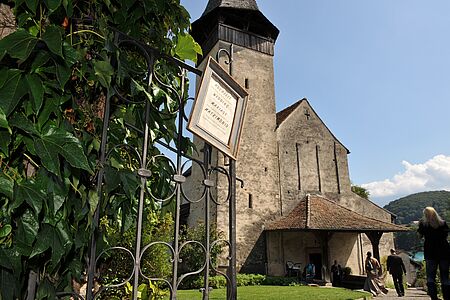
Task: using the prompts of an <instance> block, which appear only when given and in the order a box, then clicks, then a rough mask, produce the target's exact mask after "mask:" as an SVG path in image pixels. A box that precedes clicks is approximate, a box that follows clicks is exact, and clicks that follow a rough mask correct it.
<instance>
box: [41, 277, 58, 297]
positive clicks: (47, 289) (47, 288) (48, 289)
mask: <svg viewBox="0 0 450 300" xmlns="http://www.w3.org/2000/svg"><path fill="white" fill-rule="evenodd" d="M36 299H37V300H43V299H57V297H56V290H55V287H54V286H53V284H52V283H50V282H49V280H48V279H47V278H44V280H42V281H41V282H40V284H39V286H38V290H37V293H36Z"/></svg>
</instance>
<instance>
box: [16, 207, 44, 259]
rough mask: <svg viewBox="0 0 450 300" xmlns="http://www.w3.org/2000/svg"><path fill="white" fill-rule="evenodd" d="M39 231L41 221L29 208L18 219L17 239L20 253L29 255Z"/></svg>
mask: <svg viewBox="0 0 450 300" xmlns="http://www.w3.org/2000/svg"><path fill="white" fill-rule="evenodd" d="M38 231H39V222H38V220H37V218H36V217H35V215H34V214H33V213H32V211H31V210H29V209H27V210H26V211H25V213H24V214H23V215H22V216H21V218H20V219H18V222H17V234H16V235H15V240H16V244H17V250H18V251H19V252H20V254H22V255H25V256H28V255H30V253H31V251H32V250H33V243H34V241H35V239H36V236H37V233H38Z"/></svg>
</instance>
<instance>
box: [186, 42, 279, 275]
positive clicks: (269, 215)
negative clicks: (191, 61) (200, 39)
mask: <svg viewBox="0 0 450 300" xmlns="http://www.w3.org/2000/svg"><path fill="white" fill-rule="evenodd" d="M220 48H224V49H227V50H229V48H230V45H229V44H228V43H225V42H222V41H219V42H218V43H217V44H216V45H215V46H214V48H213V49H212V51H211V52H210V53H209V54H208V55H211V56H212V57H213V58H216V53H217V51H218V49H220ZM225 60H227V57H226V56H221V58H220V63H221V65H222V66H223V67H224V68H225V69H226V70H228V65H226V64H225V63H224V61H225ZM205 62H206V59H204V61H203V63H202V64H204V63H205ZM273 73H274V72H273V57H272V56H270V55H267V54H263V53H260V52H257V51H254V50H251V49H247V48H244V47H240V46H236V45H234V51H233V78H234V79H235V80H236V81H237V82H238V83H239V84H240V85H241V86H243V87H246V88H247V91H248V93H249V100H248V104H247V110H246V114H245V119H244V124H243V128H242V133H241V143H240V148H239V153H238V156H237V161H236V176H237V177H238V178H239V179H242V180H243V181H244V187H243V188H241V187H240V185H239V182H238V184H237V191H236V202H237V203H236V210H237V211H236V232H237V236H236V239H237V268H238V270H240V271H242V272H250V273H253V272H255V273H256V272H259V273H264V272H265V261H266V251H265V243H266V242H265V236H264V234H263V229H264V224H265V222H268V221H270V220H274V219H275V218H277V217H279V216H280V202H279V201H280V199H279V186H278V182H279V173H278V152H277V147H276V134H275V99H274V98H275V92H274V85H273ZM197 143H199V144H201V142H199V141H196V144H197ZM199 146H200V145H199ZM224 163H225V159H224V157H223V155H222V154H221V153H217V151H216V150H215V151H214V155H213V161H212V164H213V165H217V166H221V167H225V168H228V167H227V166H224ZM196 169H197V170H196ZM214 176H215V177H214V178H213V179H214V181H215V185H216V186H217V189H216V191H217V193H216V195H215V198H216V199H219V200H218V201H219V202H222V203H223V202H224V199H226V197H227V195H228V182H227V179H226V178H225V177H224V176H220V175H217V174H215V175H214ZM190 177H192V178H189V181H190V182H198V181H199V169H198V167H197V168H196V167H195V166H194V167H193V169H192V175H191V176H190ZM190 189H191V191H190V192H193V193H197V194H198V193H199V191H198V189H197V191H195V188H190ZM202 205H203V204H201V203H199V204H191V210H190V216H189V224H195V223H197V222H199V220H202V219H204V211H203V210H202V209H203V208H202ZM213 206H214V207H215V205H213ZM214 212H215V213H216V215H215V216H214V220H215V221H216V222H217V227H218V230H219V231H221V232H223V233H224V235H225V237H228V219H229V216H228V213H229V211H228V205H227V204H226V203H223V204H222V205H219V206H217V209H216V210H214Z"/></svg>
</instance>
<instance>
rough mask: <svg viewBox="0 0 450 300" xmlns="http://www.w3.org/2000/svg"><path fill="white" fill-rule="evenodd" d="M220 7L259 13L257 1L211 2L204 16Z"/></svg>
mask: <svg viewBox="0 0 450 300" xmlns="http://www.w3.org/2000/svg"><path fill="white" fill-rule="evenodd" d="M218 7H222V8H225V7H226V8H235V9H244V10H255V11H259V9H258V5H257V4H256V1H255V0H210V1H209V2H208V5H207V6H206V9H205V11H204V12H203V14H202V16H205V15H207V14H208V13H210V12H211V11H213V10H214V9H216V8H218Z"/></svg>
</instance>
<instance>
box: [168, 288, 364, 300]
mask: <svg viewBox="0 0 450 300" xmlns="http://www.w3.org/2000/svg"><path fill="white" fill-rule="evenodd" d="M364 297H366V298H367V299H370V298H371V295H370V294H369V293H366V292H357V291H352V290H347V289H343V288H325V287H310V286H269V285H259V286H241V287H238V299H239V300H255V299H264V300H280V299H281V300H290V299H295V300H312V299H314V300H320V299H322V300H351V299H361V298H364ZM177 299H180V300H188V299H189V300H191V299H193V300H194V299H202V293H200V292H199V291H198V290H188V291H178V294H177ZM209 299H211V300H219V299H220V300H224V299H226V289H216V290H212V291H211V293H210V295H209Z"/></svg>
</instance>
